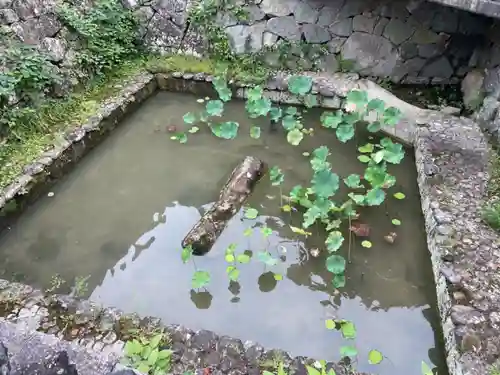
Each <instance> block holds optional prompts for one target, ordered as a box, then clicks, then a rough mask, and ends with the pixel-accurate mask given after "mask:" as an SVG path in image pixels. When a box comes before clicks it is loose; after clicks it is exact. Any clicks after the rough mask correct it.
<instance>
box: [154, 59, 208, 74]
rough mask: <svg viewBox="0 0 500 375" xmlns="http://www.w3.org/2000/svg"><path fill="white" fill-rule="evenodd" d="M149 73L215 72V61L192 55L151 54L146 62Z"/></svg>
mask: <svg viewBox="0 0 500 375" xmlns="http://www.w3.org/2000/svg"><path fill="white" fill-rule="evenodd" d="M146 69H147V70H148V71H150V72H151V73H170V72H180V73H207V74H215V72H216V63H215V62H214V61H212V60H211V59H208V58H200V57H197V56H192V55H180V54H178V55H170V56H153V57H151V58H150V59H149V60H148V61H147V62H146Z"/></svg>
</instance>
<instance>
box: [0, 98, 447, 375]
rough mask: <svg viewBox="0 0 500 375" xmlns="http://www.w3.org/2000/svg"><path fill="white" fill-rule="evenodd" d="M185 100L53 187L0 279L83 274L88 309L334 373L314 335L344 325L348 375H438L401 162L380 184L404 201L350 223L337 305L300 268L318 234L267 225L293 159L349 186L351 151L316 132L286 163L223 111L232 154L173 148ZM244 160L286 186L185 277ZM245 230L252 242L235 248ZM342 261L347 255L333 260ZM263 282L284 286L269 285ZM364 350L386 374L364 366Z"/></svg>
mask: <svg viewBox="0 0 500 375" xmlns="http://www.w3.org/2000/svg"><path fill="white" fill-rule="evenodd" d="M194 99H195V98H193V97H191V96H187V95H179V94H175V95H174V94H168V93H160V94H158V95H157V96H155V97H153V98H152V99H150V100H149V101H148V102H147V103H146V104H145V105H144V106H143V108H141V109H140V110H139V111H138V112H137V113H135V114H134V115H132V116H130V118H129V119H128V120H127V123H126V124H124V125H123V126H122V127H120V128H119V129H118V130H117V131H116V133H115V135H114V136H113V137H111V138H109V139H108V140H106V141H105V142H104V143H103V144H102V146H100V147H99V148H97V149H96V150H94V151H93V152H92V153H91V154H90V155H89V156H88V157H86V158H85V159H84V160H83V161H82V162H81V163H80V164H79V165H78V167H77V168H76V169H75V171H73V172H72V173H71V174H69V175H68V176H67V177H66V178H65V179H64V180H62V181H61V182H60V183H59V184H58V185H57V186H56V187H55V189H54V190H53V192H54V195H53V196H52V197H47V198H45V199H42V200H40V201H39V202H37V203H36V204H35V205H34V206H33V207H31V208H30V209H29V210H28V211H27V212H26V214H25V215H23V217H21V218H20V220H19V221H18V222H17V223H16V225H15V226H14V227H13V228H12V229H11V230H10V231H9V232H8V233H5V234H4V235H3V236H2V237H1V238H0V256H2V258H3V259H5V262H4V263H3V266H2V269H0V272H1V274H0V277H6V278H18V279H20V280H21V281H24V282H28V283H31V284H33V285H37V286H40V287H47V286H48V285H49V284H50V279H51V276H52V275H54V274H55V273H59V274H60V275H61V277H62V278H63V279H66V280H73V279H74V278H75V277H76V276H86V275H89V274H90V275H91V278H90V279H89V283H90V285H89V286H90V288H89V290H90V291H91V294H90V297H91V299H93V300H95V301H98V302H102V303H103V304H105V305H112V306H116V307H118V308H121V309H123V310H125V311H127V312H137V313H139V314H142V315H152V316H157V317H161V318H162V319H163V320H164V322H166V323H179V324H184V325H186V326H188V327H191V328H194V329H200V328H203V329H210V330H214V331H216V332H218V333H220V334H227V335H231V336H235V337H239V338H242V339H249V340H253V341H258V342H260V343H261V344H263V345H265V346H266V347H276V348H282V349H285V350H288V351H290V352H291V353H292V354H294V355H306V356H312V357H316V358H325V359H329V360H333V359H338V350H339V348H340V346H341V345H344V344H346V343H348V342H346V341H345V340H343V339H342V337H341V336H340V333H338V332H336V331H328V330H326V329H325V326H324V320H325V319H328V318H343V319H349V320H352V321H353V322H354V323H355V325H356V327H357V331H358V335H357V339H356V341H355V344H356V346H357V347H358V350H359V363H358V364H357V368H358V369H359V370H361V371H367V372H376V373H380V374H384V375H399V374H408V375H413V374H414V375H418V374H419V373H420V362H421V361H422V360H425V361H427V362H430V361H432V362H433V363H434V364H435V365H436V366H438V368H439V369H443V368H444V367H443V354H442V352H441V347H440V345H439V344H437V339H436V337H437V336H438V335H435V333H434V331H433V329H435V328H436V327H437V326H438V324H437V314H436V311H435V301H434V299H435V295H434V285H433V278H432V273H431V267H430V261H429V256H428V253H427V250H426V241H425V233H424V231H423V220H422V215H421V212H420V203H419V196H418V190H417V187H416V182H415V181H416V173H415V168H414V167H413V166H412V163H413V158H412V156H411V152H407V157H406V159H408V160H405V162H404V163H403V164H402V165H398V166H395V169H394V171H393V172H394V174H395V175H396V176H397V179H398V182H397V187H396V189H397V190H394V191H393V192H395V191H398V190H400V191H403V192H404V193H405V194H406V196H407V199H406V200H405V201H404V202H399V201H396V200H394V199H391V198H389V199H388V204H387V205H386V206H385V207H378V208H373V209H368V210H366V211H363V220H364V222H366V223H368V224H369V225H370V226H371V234H370V241H371V242H372V243H373V247H372V248H370V249H366V248H363V247H362V246H361V245H360V240H359V239H355V240H354V241H353V243H352V246H351V249H350V258H351V262H350V264H348V268H347V272H346V276H347V284H346V287H345V288H342V289H341V291H340V292H338V291H335V290H334V289H333V287H332V286H331V281H330V279H331V276H330V274H329V273H328V272H327V271H326V270H325V267H324V261H325V255H324V254H322V253H320V255H319V257H313V256H311V255H310V250H311V249H315V248H319V249H322V248H323V247H324V233H322V231H321V230H320V229H319V228H318V230H316V229H315V230H314V231H313V235H312V236H310V237H308V238H307V239H304V238H299V237H298V236H297V235H296V234H294V233H293V231H292V230H291V229H290V225H293V226H300V223H301V219H300V217H299V215H297V214H284V213H281V212H280V209H279V207H280V194H281V193H285V194H286V193H288V192H289V191H290V189H291V188H292V187H293V186H294V185H297V184H302V185H305V184H307V183H308V181H309V180H310V177H311V175H310V173H311V171H310V167H309V161H308V158H307V157H304V156H302V153H303V152H305V151H308V152H311V151H312V150H313V149H314V148H316V147H319V146H321V145H328V146H329V147H330V149H331V152H332V156H331V162H332V165H333V171H334V172H336V173H338V174H339V175H340V176H341V177H342V178H343V177H346V176H347V175H349V174H351V173H360V172H362V170H363V165H361V163H359V162H358V161H357V159H356V156H357V155H356V147H354V145H353V144H352V143H353V142H351V143H350V144H349V143H348V144H347V145H345V144H341V143H339V142H337V141H336V140H335V136H334V135H332V134H331V133H329V132H327V131H324V130H322V129H317V130H316V134H315V136H313V137H307V138H306V139H304V141H303V142H302V143H301V144H300V146H298V147H296V150H292V149H291V146H290V145H288V144H287V143H286V140H284V137H283V134H282V133H280V132H278V133H269V134H267V132H266V131H265V133H266V134H263V136H262V137H261V139H259V140H254V139H252V138H250V137H249V136H247V135H246V134H248V128H247V127H246V128H245V125H246V126H247V124H248V121H246V120H244V111H243V110H242V106H241V104H240V103H231V104H230V105H228V106H227V107H226V116H227V117H228V118H231V120H236V121H238V120H240V125H241V129H240V136H239V137H238V138H237V139H236V140H233V141H223V140H219V139H217V138H215V137H213V136H211V135H210V134H209V133H208V131H204V130H203V129H202V130H201V131H200V134H196V135H192V136H190V138H189V140H188V142H187V143H186V144H184V145H180V144H178V143H175V142H173V141H171V140H170V139H169V135H168V134H167V133H166V131H165V128H166V127H168V126H172V125H175V126H179V120H180V119H181V117H182V115H183V114H184V113H185V112H188V111H193V110H196V107H195V106H196V105H197V104H196V103H195V100H194ZM317 117H318V112H316V111H310V113H309V114H308V115H307V116H306V117H305V123H306V124H311V126H312V125H313V124H314V123H317V120H316V119H317ZM181 121H182V120H181ZM255 123H256V122H255V121H254V124H255ZM180 126H182V124H181V125H180ZM245 133H246V134H245ZM365 141H366V140H364V139H359V140H358V143H359V144H363V143H364V142H365ZM245 155H254V156H257V157H260V158H261V159H262V160H265V161H266V162H267V163H268V164H269V165H271V166H272V165H279V166H280V167H281V168H282V170H283V171H284V173H285V183H284V185H283V187H282V191H281V192H280V189H279V188H277V187H272V186H270V183H269V181H268V178H265V179H264V180H263V181H262V182H261V183H260V184H259V185H258V187H257V189H256V191H255V192H254V194H252V196H251V198H250V201H249V204H250V205H251V206H252V207H254V208H257V209H258V210H259V214H260V216H258V217H257V218H256V219H254V220H250V219H247V218H245V217H244V216H243V215H242V213H241V212H240V213H239V214H238V215H237V216H236V217H234V218H233V219H232V220H231V222H230V223H229V225H228V227H227V228H226V230H225V231H224V232H223V233H222V235H221V237H220V238H219V239H218V241H217V242H216V244H215V246H214V247H213V249H212V250H211V251H210V252H209V253H208V254H207V255H205V256H203V257H196V258H195V265H194V264H192V263H188V264H183V263H182V261H181V259H180V243H181V241H182V239H183V237H184V236H185V234H186V233H187V232H188V231H189V229H191V227H192V226H193V224H194V223H196V221H197V220H198V219H199V218H200V216H201V215H202V213H203V211H204V210H206V209H207V208H208V207H210V205H211V204H212V203H213V199H215V198H216V197H217V196H218V193H219V189H220V187H221V185H222V184H223V182H224V181H225V178H226V177H227V174H228V173H229V172H230V170H231V169H232V168H233V167H234V166H235V165H236V163H238V161H239V160H240V159H242V157H244V156H245ZM344 193H346V191H342V192H341V194H344ZM394 217H397V218H398V219H400V220H401V221H402V223H403V225H402V226H401V227H398V228H397V239H396V241H395V243H394V244H389V243H387V242H385V241H384V236H385V235H387V234H388V233H389V232H391V231H395V228H394V227H393V226H392V224H391V219H392V218H394ZM263 226H267V227H269V228H271V229H272V230H273V232H272V234H271V235H270V236H269V237H267V238H264V237H263V236H262V234H261V233H260V230H259V228H262V227H263ZM248 228H252V232H251V234H250V235H247V236H246V235H245V233H244V232H245V230H247V229H248ZM233 243H234V244H236V245H237V250H236V251H237V252H243V251H251V252H252V253H253V259H252V262H250V263H249V264H244V265H240V266H239V269H240V271H241V274H240V278H239V282H229V280H228V277H227V275H226V266H227V264H226V263H225V260H224V252H225V249H226V248H227V247H228V246H229V245H230V244H233ZM347 247H348V246H347V241H346V244H345V246H344V248H343V249H342V250H343V251H344V252H345V254H346V255H347ZM262 250H267V251H269V252H270V253H271V254H272V255H273V256H274V257H275V258H276V259H279V261H278V264H277V265H276V266H273V267H266V266H265V265H264V264H263V263H261V262H259V261H258V260H257V259H256V258H257V257H256V253H257V252H259V251H262ZM195 268H196V269H203V270H206V271H209V272H210V274H211V281H210V285H209V286H208V288H207V289H206V290H198V291H194V290H191V278H192V274H193V272H194V270H195ZM274 273H279V274H282V275H283V276H284V278H283V280H280V281H276V279H275V277H274ZM371 349H378V350H380V351H382V353H383V354H384V355H385V356H386V357H387V360H384V361H383V362H382V364H380V365H378V366H376V367H375V366H370V365H368V362H367V355H368V352H369V351H370V350H371ZM444 373H445V370H441V372H440V374H444Z"/></svg>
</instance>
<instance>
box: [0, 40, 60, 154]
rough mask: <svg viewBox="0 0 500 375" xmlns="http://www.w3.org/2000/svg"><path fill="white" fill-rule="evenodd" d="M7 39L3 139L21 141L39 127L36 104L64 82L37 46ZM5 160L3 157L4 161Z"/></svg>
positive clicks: (1, 62)
mask: <svg viewBox="0 0 500 375" xmlns="http://www.w3.org/2000/svg"><path fill="white" fill-rule="evenodd" d="M0 37H1V38H5V39H3V40H6V48H5V50H3V51H2V53H1V54H0V67H2V69H0V141H2V140H4V141H6V140H21V139H23V137H24V136H25V134H26V133H28V132H30V131H32V130H41V129H33V127H35V128H36V127H37V122H36V121H35V120H36V110H35V107H36V106H37V105H38V104H39V103H40V102H41V100H42V99H43V98H44V97H45V95H46V94H47V93H49V92H50V91H51V90H52V88H53V86H54V85H55V84H57V83H59V82H60V80H61V76H60V75H59V73H58V70H57V68H56V67H55V66H54V65H53V64H51V63H50V61H49V60H48V58H47V56H46V55H44V54H43V53H41V52H39V51H38V50H37V49H36V48H35V47H33V46H29V45H26V44H24V43H21V42H18V41H15V40H10V39H9V37H8V36H5V35H0ZM0 161H1V160H0Z"/></svg>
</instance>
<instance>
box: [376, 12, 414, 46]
mask: <svg viewBox="0 0 500 375" xmlns="http://www.w3.org/2000/svg"><path fill="white" fill-rule="evenodd" d="M414 32H415V30H414V29H413V27H412V26H411V25H409V24H408V23H406V22H403V21H401V20H400V19H397V18H392V19H391V20H390V21H389V23H388V24H387V25H386V26H385V29H384V32H383V33H382V35H383V36H384V37H386V38H387V39H389V40H390V41H391V42H393V43H394V44H396V45H400V44H401V43H403V42H404V41H406V40H408V39H410V37H411V36H412V35H413V33H414Z"/></svg>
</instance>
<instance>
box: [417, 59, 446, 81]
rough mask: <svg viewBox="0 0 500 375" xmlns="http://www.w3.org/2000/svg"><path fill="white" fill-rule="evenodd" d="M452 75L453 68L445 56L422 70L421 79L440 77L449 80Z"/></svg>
mask: <svg viewBox="0 0 500 375" xmlns="http://www.w3.org/2000/svg"><path fill="white" fill-rule="evenodd" d="M452 74H453V68H452V66H451V64H450V62H449V61H448V59H447V58H446V57H445V56H441V57H440V58H439V59H437V60H435V61H433V62H431V63H430V64H428V65H426V66H425V67H424V68H423V69H422V73H421V75H422V76H423V77H441V78H450V77H451V76H452Z"/></svg>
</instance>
